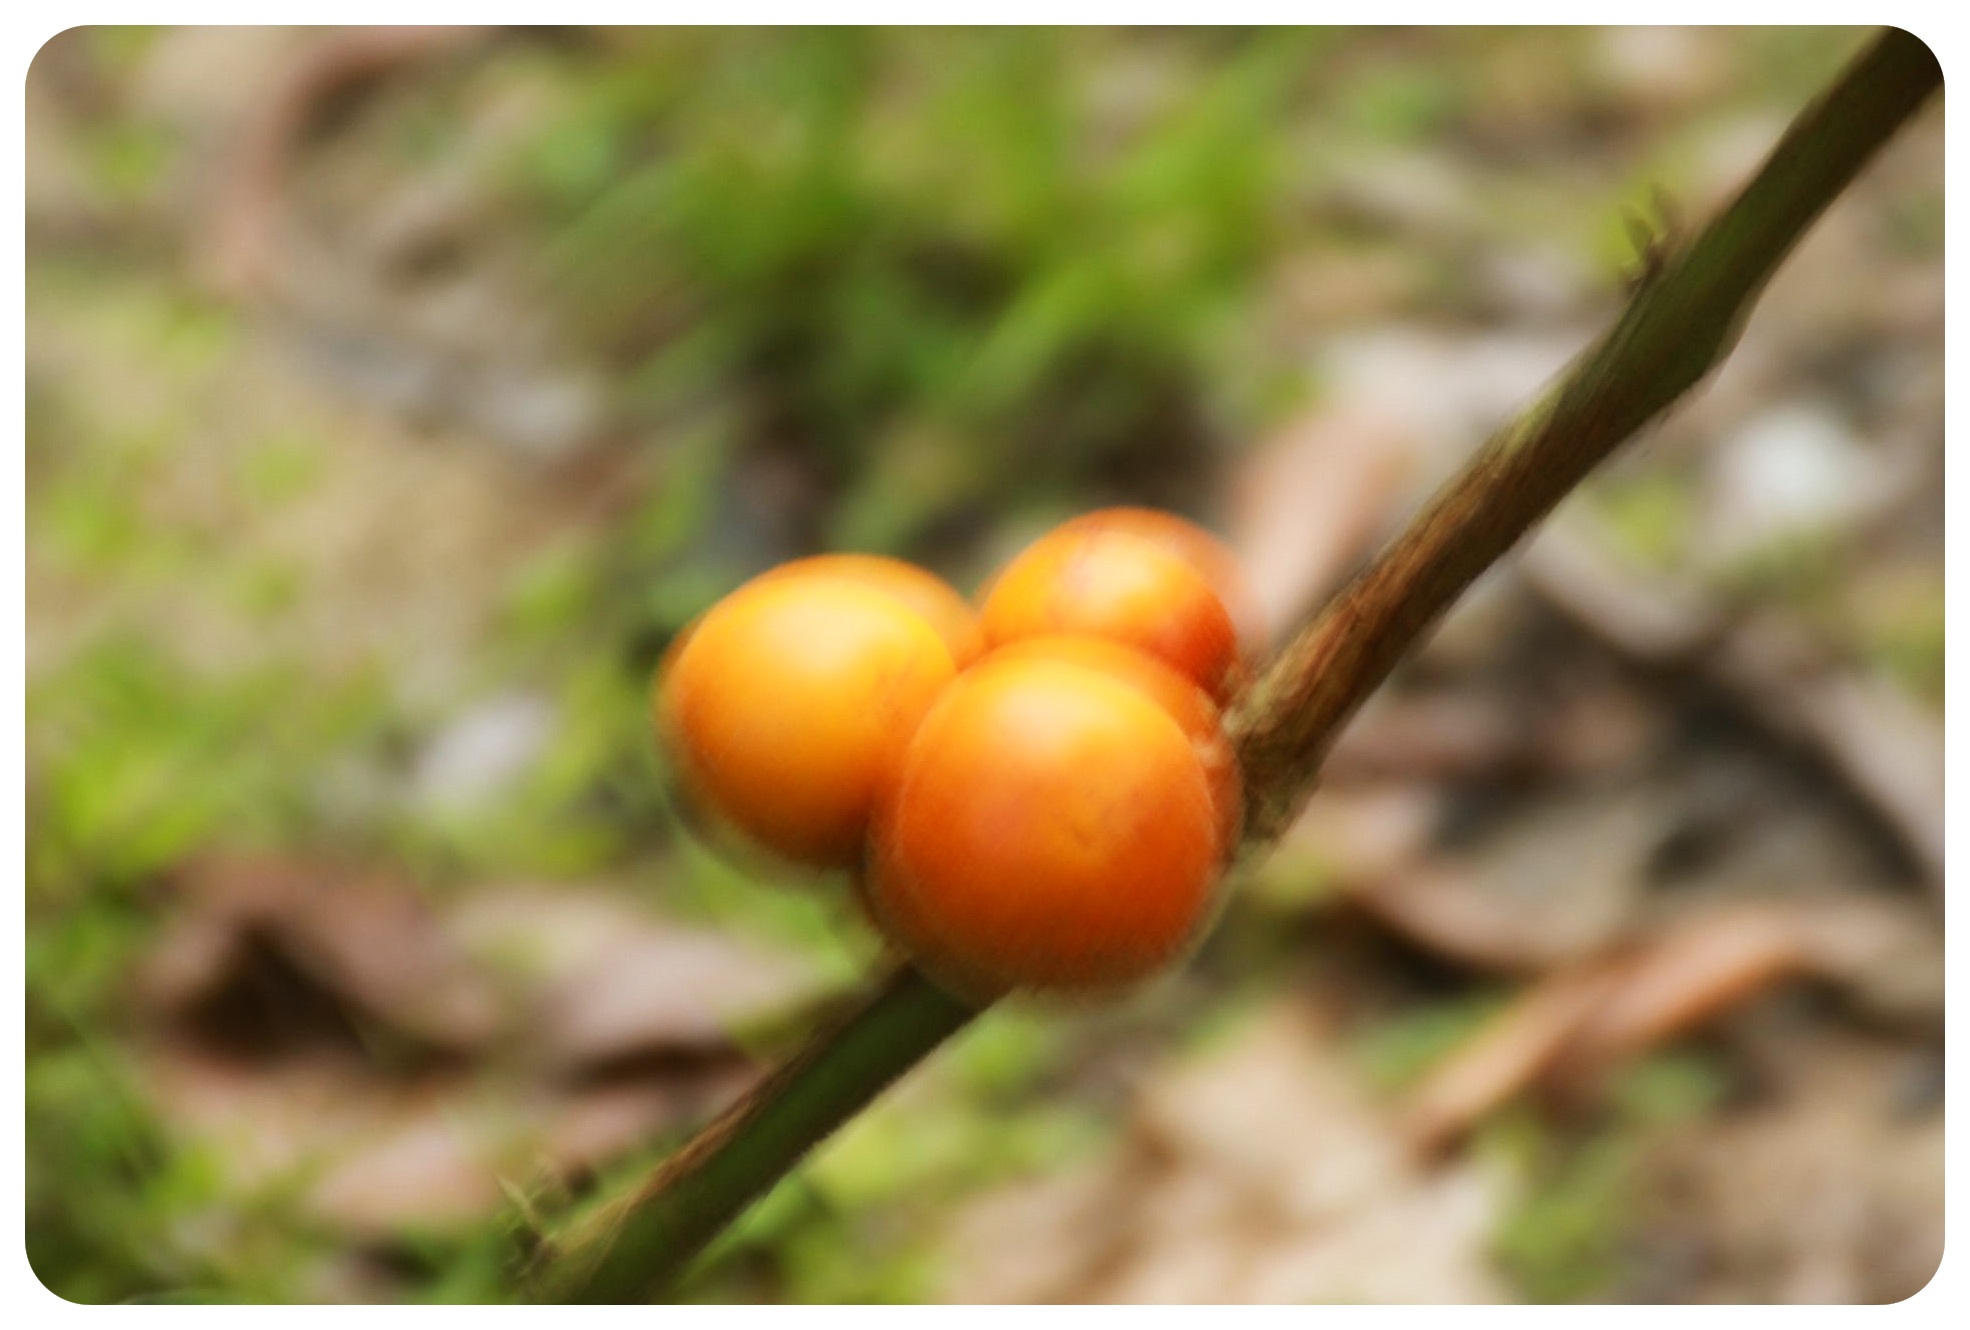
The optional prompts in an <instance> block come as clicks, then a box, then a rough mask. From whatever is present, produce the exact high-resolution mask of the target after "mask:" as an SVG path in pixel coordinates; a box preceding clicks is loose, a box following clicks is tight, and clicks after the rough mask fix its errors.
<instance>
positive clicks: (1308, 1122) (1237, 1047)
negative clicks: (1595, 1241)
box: [944, 1001, 1506, 1303]
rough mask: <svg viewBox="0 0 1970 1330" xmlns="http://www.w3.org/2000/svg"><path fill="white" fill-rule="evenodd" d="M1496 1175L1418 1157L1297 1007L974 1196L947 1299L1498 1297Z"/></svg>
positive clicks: (952, 1243)
mask: <svg viewBox="0 0 1970 1330" xmlns="http://www.w3.org/2000/svg"><path fill="white" fill-rule="evenodd" d="M1504 1185H1505V1184H1504V1181H1503V1179H1502V1178H1501V1177H1499V1176H1498V1175H1495V1174H1493V1173H1490V1172H1487V1171H1485V1170H1483V1169H1481V1168H1479V1167H1478V1166H1477V1165H1474V1164H1469V1163H1464V1164H1459V1165H1457V1166H1455V1167H1453V1168H1450V1169H1448V1170H1443V1171H1432V1170H1428V1169H1425V1168H1422V1167H1420V1166H1419V1165H1418V1164H1416V1163H1415V1162H1414V1161H1413V1160H1412V1158H1411V1157H1410V1155H1409V1154H1408V1152H1407V1151H1406V1149H1405V1148H1404V1144H1403V1141H1402V1139H1401V1138H1400V1136H1399V1135H1398V1134H1397V1132H1396V1131H1395V1129H1394V1127H1393V1126H1392V1125H1391V1123H1390V1122H1389V1121H1388V1120H1387V1119H1386V1118H1385V1116H1384V1115H1383V1113H1382V1112H1381V1110H1380V1109H1379V1108H1378V1107H1377V1106H1376V1105H1375V1104H1374V1103H1373V1102H1372V1101H1370V1100H1369V1099H1367V1098H1366V1097H1365V1095H1364V1094H1363V1092H1362V1091H1361V1090H1360V1088H1359V1087H1358V1085H1357V1083H1356V1078H1355V1077H1354V1075H1353V1074H1352V1072H1351V1071H1350V1069H1349V1068H1348V1067H1347V1066H1346V1064H1345V1063H1344V1062H1343V1061H1342V1059H1341V1057H1340V1055H1339V1052H1338V1050H1337V1047H1336V1045H1335V1042H1334V1039H1333V1036H1332V1035H1331V1033H1330V1032H1328V1031H1327V1030H1326V1029H1325V1028H1324V1027H1323V1025H1322V1024H1321V1022H1319V1021H1318V1020H1316V1019H1315V1018H1313V1017H1312V1016H1311V1015H1310V1014H1309V1013H1307V1012H1306V1011H1305V1010H1304V1009H1303V1008H1302V1007H1301V1006H1299V1005H1298V1004H1297V1003H1294V1002H1291V1001H1287V1002H1281V1003H1278V1004H1276V1005H1275V1006H1273V1007H1272V1008H1270V1009H1268V1010H1266V1011H1264V1012H1263V1013H1261V1014H1260V1015H1259V1016H1257V1017H1256V1018H1254V1019H1252V1020H1251V1021H1250V1022H1249V1023H1248V1024H1247V1025H1246V1026H1245V1027H1244V1028H1243V1029H1242V1030H1241V1031H1240V1032H1239V1033H1238V1035H1237V1036H1236V1037H1235V1038H1234V1039H1233V1041H1232V1042H1231V1043H1229V1044H1228V1045H1225V1046H1223V1047H1220V1048H1218V1049H1216V1050H1214V1051H1212V1052H1209V1053H1206V1054H1204V1055H1202V1056H1192V1057H1189V1058H1175V1059H1172V1060H1171V1061H1170V1062H1169V1063H1168V1064H1166V1066H1165V1067H1164V1068H1163V1069H1162V1070H1161V1071H1160V1072H1158V1073H1156V1074H1154V1075H1152V1076H1151V1077H1150V1078H1149V1080H1148V1081H1147V1083H1146V1088H1145V1090H1144V1092H1143V1094H1142V1097H1141V1099H1140V1102H1139V1104H1138V1108H1137V1113H1136V1117H1135V1121H1134V1123H1133V1125H1132V1126H1131V1128H1130V1130H1129V1132H1128V1134H1127V1136H1126V1137H1125V1138H1124V1140H1123V1141H1122V1142H1121V1143H1120V1144H1119V1145H1117V1146H1116V1147H1115V1148H1114V1149H1113V1150H1112V1151H1111V1152H1109V1153H1108V1154H1106V1155H1105V1156H1103V1157H1101V1158H1099V1159H1097V1160H1095V1161H1092V1162H1090V1163H1088V1164H1085V1165H1083V1166H1081V1167H1080V1168H1078V1169H1076V1170H1072V1171H1070V1172H1067V1173H1063V1174H1059V1175H1055V1176H1052V1177H1048V1178H1043V1179H1038V1180H1036V1181H1033V1182H1030V1183H1025V1184H1018V1185H1015V1186H1013V1187H1010V1188H1007V1189H1005V1190H1004V1191H1002V1192H999V1193H997V1194H994V1195H991V1196H988V1197H986V1198H984V1199H983V1200H981V1201H979V1202H976V1203H974V1204H973V1205H972V1206H970V1207H968V1208H967V1209H966V1210H965V1211H964V1212H962V1213H961V1215H960V1216H959V1218H958V1219H957V1221H956V1222H955V1224H954V1226H953V1228H952V1229H951V1231H950V1233H949V1235H948V1240H947V1242H946V1245H945V1250H946V1251H947V1252H948V1253H949V1255H948V1269H949V1271H950V1275H949V1280H948V1282H947V1284H946V1286H945V1288H944V1295H945V1296H946V1297H947V1298H949V1299H950V1300H953V1301H961V1302H962V1301H982V1300H990V1301H995V1302H1159V1303H1200V1302H1205V1303H1210V1302H1446V1303H1463V1302H1494V1301H1499V1300H1502V1299H1503V1298H1504V1297H1505V1296H1506V1292H1505V1289H1504V1287H1503V1285H1502V1283H1501V1282H1500V1280H1499V1278H1498V1276H1497V1274H1496V1272H1495V1271H1494V1270H1493V1269H1492V1267H1491V1264H1490V1261H1489V1258H1488V1257H1487V1255H1486V1244H1487V1240H1488V1234H1489V1232H1490V1228H1491V1225H1492V1223H1493V1222H1494V1221H1495V1219H1496V1217H1497V1215H1498V1213H1499V1212H1500V1209H1501V1207H1502V1205H1503V1204H1504V1200H1505V1198H1504V1194H1503V1190H1502V1189H1503V1187H1504Z"/></svg>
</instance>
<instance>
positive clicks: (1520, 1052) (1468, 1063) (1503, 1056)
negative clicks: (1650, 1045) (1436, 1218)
mask: <svg viewBox="0 0 1970 1330" xmlns="http://www.w3.org/2000/svg"><path fill="white" fill-rule="evenodd" d="M1624 977H1625V972H1624V970H1623V968H1622V966H1621V965H1620V964H1619V963H1618V962H1613V961H1602V962H1590V963H1586V964H1582V965H1578V966H1572V967H1569V968H1567V969H1564V970H1560V971H1558V972H1556V973H1554V974H1552V975H1550V976H1548V977H1547V978H1545V979H1543V980H1541V981H1540V982H1539V983H1537V984H1534V985H1533V986H1532V987H1531V988H1529V989H1527V990H1526V992H1525V993H1523V994H1521V995H1520V996H1519V997H1518V999H1517V1000H1515V1001H1514V1002H1513V1003H1512V1004H1511V1006H1509V1007H1508V1008H1506V1010H1505V1011H1504V1012H1503V1013H1501V1014H1500V1015H1499V1016H1498V1017H1496V1018H1495V1019H1493V1020H1492V1021H1491V1022H1490V1023H1489V1024H1487V1025H1486V1026H1485V1027H1484V1028H1483V1029H1482V1030H1480V1031H1479V1032H1478V1033H1477V1034H1476V1035H1474V1036H1473V1037H1472V1038H1471V1039H1470V1041H1469V1042H1467V1043H1466V1044H1464V1045H1463V1046H1462V1047H1461V1048H1459V1049H1458V1050H1457V1051H1456V1052H1455V1053H1454V1054H1452V1055H1451V1056H1450V1057H1448V1058H1446V1059H1445V1060H1444V1061H1443V1062H1441V1063H1439V1064H1438V1065H1437V1066H1436V1067H1435V1068H1434V1069H1433V1070H1432V1071H1431V1072H1430V1074H1429V1075H1428V1076H1427V1077H1426V1078H1425V1079H1424V1080H1423V1082H1422V1084H1420V1085H1419V1086H1418V1087H1417V1088H1416V1089H1415V1090H1413V1091H1412V1092H1411V1093H1410V1095H1409V1097H1408V1100H1407V1103H1406V1105H1405V1107H1404V1109H1403V1114H1402V1118H1403V1130H1404V1133H1405V1134H1406V1135H1407V1136H1408V1138H1409V1140H1410V1141H1411V1143H1412V1144H1414V1146H1415V1147H1416V1149H1417V1150H1418V1151H1419V1152H1420V1153H1422V1154H1425V1155H1431V1154H1435V1153H1436V1152H1438V1151H1440V1150H1442V1149H1444V1148H1445V1147H1447V1146H1449V1145H1451V1144H1452V1143H1454V1142H1455V1141H1456V1140H1457V1139H1458V1138H1459V1137H1461V1136H1462V1135H1463V1134H1464V1133H1465V1132H1467V1131H1469V1130H1470V1129H1471V1127H1472V1126H1474V1125H1476V1124H1477V1123H1478V1122H1479V1121H1481V1120H1483V1118H1484V1117H1485V1116H1486V1115H1488V1114H1490V1113H1491V1112H1492V1111H1494V1110H1495V1109H1497V1108H1498V1107H1500V1106H1501V1105H1503V1104H1505V1103H1506V1102H1508V1101H1509V1100H1511V1099H1512V1098H1514V1097H1515V1096H1517V1095H1518V1094H1519V1093H1520V1092H1521V1091H1523V1090H1524V1089H1525V1088H1526V1087H1527V1086H1529V1085H1531V1084H1532V1083H1533V1082H1534V1081H1536V1080H1537V1079H1538V1078H1539V1076H1540V1075H1541V1073H1542V1072H1544V1071H1545V1070H1546V1069H1547V1068H1548V1067H1549V1066H1550V1065H1551V1064H1552V1062H1553V1060H1554V1058H1556V1057H1557V1056H1559V1054H1560V1053H1561V1051H1562V1050H1563V1049H1565V1047H1566V1046H1567V1043H1568V1041H1569V1040H1571V1039H1573V1038H1574V1037H1576V1035H1577V1034H1578V1032H1579V1030H1580V1028H1581V1026H1582V1025H1583V1024H1584V1023H1585V1022H1586V1021H1587V1020H1588V1019H1589V1017H1590V1016H1591V1015H1592V1014H1593V1012H1594V1011H1595V1010H1596V1009H1597V1008H1599V1007H1600V1006H1601V1005H1602V1004H1604V1003H1605V1002H1606V1001H1607V1000H1608V998H1609V997H1610V996H1611V995H1612V994H1613V993H1614V992H1615V991H1616V990H1617V989H1618V988H1619V986H1620V984H1621V982H1622V980H1623V979H1624Z"/></svg>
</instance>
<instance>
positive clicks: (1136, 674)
mask: <svg viewBox="0 0 1970 1330" xmlns="http://www.w3.org/2000/svg"><path fill="white" fill-rule="evenodd" d="M990 659H991V660H992V662H993V663H995V664H996V663H1003V662H1007V661H1017V660H1059V661H1066V662H1068V663H1070V664H1075V665H1082V666H1085V667H1087V668H1088V669H1094V670H1100V671H1102V672H1103V673H1105V674H1108V675H1111V676H1112V677H1114V678H1116V679H1118V680H1120V681H1121V682H1123V683H1126V684H1128V685H1129V686H1130V687H1131V688H1134V689H1136V690H1138V691H1139V692H1141V693H1143V694H1144V695H1145V696H1147V697H1148V698H1149V699H1150V700H1151V701H1153V702H1154V703H1156V705H1157V706H1159V707H1161V708H1163V710H1164V711H1165V712H1167V713H1168V714H1169V717H1170V719H1171V720H1173V721H1175V722H1176V723H1177V728H1178V729H1180V730H1182V731H1183V732H1184V735H1185V736H1186V737H1187V738H1188V739H1189V740H1190V749H1191V752H1193V753H1195V754H1196V755H1197V760H1198V762H1199V763H1201V764H1202V766H1203V768H1204V774H1205V776H1206V778H1207V779H1208V780H1209V781H1210V785H1211V794H1212V798H1213V800H1214V801H1215V802H1216V805H1217V809H1218V824H1219V829H1220V831H1221V833H1222V839H1223V841H1224V844H1225V847H1226V848H1227V849H1230V848H1231V847H1233V846H1234V845H1235V843H1236V841H1237V836H1238V831H1239V824H1240V819H1241V818H1242V816H1243V813H1244V792H1243V788H1242V786H1241V784H1240V780H1239V774H1238V763H1237V759H1236V758H1235V757H1233V755H1232V752H1231V745H1230V743H1229V742H1227V741H1226V739H1225V736H1224V731H1223V729H1222V728H1221V724H1222V720H1223V717H1222V715H1221V714H1220V712H1219V711H1218V707H1217V703H1215V702H1213V701H1212V700H1211V698H1210V695H1209V694H1208V693H1206V692H1205V691H1204V690H1203V689H1202V688H1199V687H1198V686H1197V685H1196V684H1195V683H1193V682H1192V681H1191V680H1190V679H1188V678H1186V677H1184V676H1183V675H1181V674H1178V673H1177V672H1176V671H1175V670H1173V669H1171V668H1170V667H1169V666H1167V665H1165V664H1164V663H1163V662H1162V661H1160V660H1157V659H1156V658H1155V657H1154V656H1151V655H1148V654H1147V653H1145V652H1141V651H1137V650H1136V649H1135V648H1134V647H1127V646H1123V645H1122V644H1121V643H1119V642H1112V641H1109V640H1108V639H1107V638H1101V637H1069V636H1066V635H1064V634H1063V635H1055V636H1049V637H1028V638H1022V639H1021V640H1020V641H1017V642H1013V643H1010V644H1008V645H1006V646H1002V647H1000V648H999V649H998V650H997V651H994V652H993V653H992V655H991V657H990Z"/></svg>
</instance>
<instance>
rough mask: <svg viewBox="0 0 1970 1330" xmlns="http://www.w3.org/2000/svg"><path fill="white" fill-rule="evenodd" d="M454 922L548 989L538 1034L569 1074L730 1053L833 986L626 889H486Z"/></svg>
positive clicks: (462, 937) (478, 950)
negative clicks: (737, 1036) (647, 906)
mask: <svg viewBox="0 0 1970 1330" xmlns="http://www.w3.org/2000/svg"><path fill="white" fill-rule="evenodd" d="M450 928H451V931H452V936H454V937H455V938H457V939H458V942H459V945H460V946H461V947H462V948H463V949H464V950H466V951H467V952H468V953H469V954H471V955H474V956H476V957H478V958H480V959H481V960H482V962H485V963H504V964H505V966H506V967H507V968H508V969H509V970H514V971H517V972H519V973H520V974H522V975H524V976H525V982H526V983H527V984H528V985H529V986H530V987H533V988H534V989H535V990H536V991H537V992H538V993H539V1000H538V1003H537V1005H536V1020H535V1023H534V1026H533V1029H532V1031H531V1037H532V1039H533V1042H534V1043H535V1045H536V1046H537V1047H538V1048H539V1049H540V1050H541V1051H542V1052H543V1053H544V1054H545V1055H546V1057H547V1058H548V1059H549V1061H550V1063H551V1065H553V1066H554V1067H556V1068H558V1069H559V1070H561V1071H563V1072H565V1073H578V1072H594V1071H598V1070H605V1069H607V1068H609V1067H613V1066H622V1065H625V1064H630V1063H634V1062H636V1061H637V1060H639V1059H649V1058H661V1057H664V1056H666V1055H671V1056H683V1057H686V1058H689V1057H692V1056H707V1055H709V1056H712V1057H715V1058H716V1057H729V1056H730V1054H731V1052H732V1050H733V1043H732V1036H733V1033H734V1031H735V1030H741V1029H743V1028H744V1027H745V1026H747V1025H748V1024H751V1023H754V1022H758V1021H760V1020H762V1019H766V1018H770V1017H773V1016H776V1015H781V1014H784V1013H786V1012H788V1011H790V1010H792V1009H794V1008H795V1007H797V1006H799V1005H800V1004H802V1003H805V1002H808V1001H810V1000H812V999H814V998H816V997H817V996H819V995H820V993H821V992H822V984H821V982H820V979H819V976H818V975H817V973H816V971H815V970H814V968H813V967H812V965H811V964H809V963H808V962H807V961H806V960H805V959H804V958H802V957H800V956H798V955H797V954H794V953H791V952H782V951H776V950H772V949H769V948H767V947H765V946H763V945H760V944H758V943H754V942H751V941H748V940H745V939H741V938H736V937H733V936H732V935H731V934H729V933H721V932H714V931H712V930H710V929H702V928H693V927H689V926H686V925H683V924H679V923H677V922H675V921H673V920H666V919H664V918H663V917H661V916H660V915H656V914H653V913H651V912H649V911H646V910H640V909H638V908H636V907H635V906H634V905H633V904H632V903H631V902H629V901H627V900H625V899H623V897H622V896H620V895H617V894H610V893H602V892H595V891H577V890H552V891H549V890H533V889H525V888H518V889H511V890H506V891H499V892H481V893H477V894H475V895H474V896H473V897H472V898H471V899H469V900H467V901H464V902H462V903H461V904H460V906H459V908H458V909H457V910H456V911H455V912H454V913H453V914H452V916H451V919H450Z"/></svg>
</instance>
